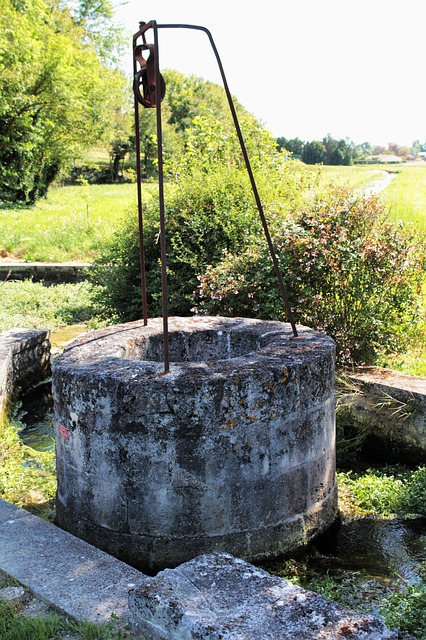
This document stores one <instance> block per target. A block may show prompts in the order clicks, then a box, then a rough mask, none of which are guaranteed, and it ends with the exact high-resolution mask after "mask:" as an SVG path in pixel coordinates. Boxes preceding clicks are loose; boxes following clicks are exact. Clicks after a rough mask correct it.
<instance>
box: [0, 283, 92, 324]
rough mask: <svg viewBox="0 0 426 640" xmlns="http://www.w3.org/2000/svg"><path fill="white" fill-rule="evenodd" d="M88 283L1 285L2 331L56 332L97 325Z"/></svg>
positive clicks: (0, 320)
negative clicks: (71, 326)
mask: <svg viewBox="0 0 426 640" xmlns="http://www.w3.org/2000/svg"><path fill="white" fill-rule="evenodd" d="M93 296H94V292H93V287H92V286H91V285H89V283H88V282H81V283H78V284H59V285H56V286H52V287H46V286H44V285H43V284H42V283H41V282H32V281H31V280H25V281H23V282H16V281H14V282H13V281H11V282H4V283H2V284H1V286H0V331H6V330H7V329H12V328H14V327H27V328H31V327H35V328H39V327H43V328H44V329H49V330H54V329H57V328H58V327H60V326H63V325H67V324H75V323H81V322H88V321H89V320H90V321H92V322H94V321H95V316H96V312H97V309H96V306H95V305H94V304H93Z"/></svg>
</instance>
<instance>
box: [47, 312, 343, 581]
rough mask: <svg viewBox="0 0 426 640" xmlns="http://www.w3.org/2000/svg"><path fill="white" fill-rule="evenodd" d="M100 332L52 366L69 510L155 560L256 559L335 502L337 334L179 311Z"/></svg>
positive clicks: (77, 527) (127, 554) (76, 527)
mask: <svg viewBox="0 0 426 640" xmlns="http://www.w3.org/2000/svg"><path fill="white" fill-rule="evenodd" d="M169 332H170V361H171V364H170V373H168V374H164V373H163V362H162V353H163V352H162V320H161V319H154V320H150V321H149V324H148V326H143V323H142V322H135V323H129V324H124V325H117V326H114V327H109V328H107V329H102V330H98V331H94V332H91V333H89V334H86V335H85V336H84V337H82V338H80V339H78V340H76V341H74V342H73V343H72V345H70V346H69V347H68V348H67V349H66V350H65V351H64V353H63V354H62V355H61V356H60V357H59V358H58V360H57V363H56V365H55V367H54V371H53V393H54V400H55V431H56V447H57V474H58V494H57V523H58V524H59V525H60V526H61V527H63V528H64V529H66V530H68V531H70V532H71V533H74V534H75V535H77V536H79V537H80V538H83V539H84V540H87V541H88V542H90V543H92V544H94V545H95V546H97V547H100V548H101V549H104V550H105V551H108V552H109V553H111V554H113V555H115V556H117V557H119V558H121V559H122V560H124V561H126V562H128V563H129V564H132V565H134V566H136V567H138V568H140V569H143V570H150V571H156V570H158V569H161V568H164V567H173V566H176V565H178V564H180V563H182V562H184V561H187V560H189V559H191V558H194V557H196V556H197V555H200V554H202V553H210V552H213V551H226V552H228V553H232V554H234V555H237V556H240V557H242V558H244V559H246V560H256V559H260V558H264V557H267V556H271V555H278V554H281V553H284V552H287V551H290V550H294V549H295V548H296V547H298V546H300V545H302V544H304V543H306V542H307V541H308V540H309V539H311V538H312V537H314V536H315V535H316V534H318V533H320V532H322V531H324V530H325V529H326V528H328V527H329V526H330V524H331V523H332V521H333V520H334V518H335V516H336V509H337V491H336V481H335V435H334V345H333V342H332V340H331V339H330V338H328V337H327V336H325V335H324V334H320V333H317V332H315V331H313V330H311V329H308V328H306V327H299V337H297V338H295V337H293V334H292V331H291V328H290V326H289V325H288V324H285V323H280V322H265V321H261V320H249V319H242V318H234V319H229V318H221V317H194V318H170V319H169Z"/></svg>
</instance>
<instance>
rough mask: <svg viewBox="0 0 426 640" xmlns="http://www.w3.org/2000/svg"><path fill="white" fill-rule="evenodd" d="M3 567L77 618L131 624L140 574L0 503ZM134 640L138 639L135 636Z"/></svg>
mask: <svg viewBox="0 0 426 640" xmlns="http://www.w3.org/2000/svg"><path fill="white" fill-rule="evenodd" d="M0 569H1V570H3V571H4V572H5V573H7V574H9V575H10V576H13V577H14V578H16V579H17V580H18V581H19V582H20V583H21V584H22V585H24V586H26V587H28V588H29V589H31V590H32V591H33V592H34V593H35V594H36V595H38V596H39V597H41V598H43V599H45V600H47V601H48V602H50V603H51V604H52V605H54V606H55V607H57V608H58V609H59V610H60V611H62V612H64V613H66V614H68V615H69V616H72V617H73V618H75V619H77V620H86V621H92V622H95V623H101V622H109V621H110V620H111V614H114V615H115V616H117V617H118V618H119V619H120V621H122V622H123V623H126V622H128V621H130V622H131V615H130V613H129V608H128V591H129V589H131V588H132V587H134V586H135V585H137V584H139V581H140V579H141V577H142V574H141V573H140V572H139V571H137V570H136V569H133V568H132V567H130V566H129V565H127V564H125V563H124V562H121V561H120V560H117V559H116V558H114V557H112V556H110V555H108V554H106V553H104V552H103V551H100V550H99V549H96V548H95V547H93V546H91V545H89V544H87V543H86V542H83V541H82V540H79V539H78V538H76V537H75V536H73V535H71V534H69V533H67V532H66V531H62V529H59V528H58V527H56V526H55V525H53V524H51V523H49V522H46V521H45V520H42V519H41V518H38V517H37V516H34V515H32V514H30V513H28V512H27V511H24V510H23V509H20V508H19V507H15V506H14V505H11V504H9V503H8V502H5V501H4V500H0ZM132 637H139V636H137V635H133V636H132Z"/></svg>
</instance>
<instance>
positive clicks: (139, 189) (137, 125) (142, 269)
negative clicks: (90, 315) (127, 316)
mask: <svg viewBox="0 0 426 640" xmlns="http://www.w3.org/2000/svg"><path fill="white" fill-rule="evenodd" d="M136 37H139V34H137V36H135V37H134V38H133V49H134V48H135V42H136ZM135 73H136V60H135V59H134V58H133V75H135ZM135 146H136V175H137V193H138V228H139V262H140V278H141V291H142V317H143V323H144V325H145V326H146V325H147V324H148V309H147V307H148V305H147V295H146V269H145V241H144V230H143V207H142V186H141V182H142V172H141V142H140V121H139V104H138V101H137V99H136V96H135Z"/></svg>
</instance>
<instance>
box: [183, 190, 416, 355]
mask: <svg viewBox="0 0 426 640" xmlns="http://www.w3.org/2000/svg"><path fill="white" fill-rule="evenodd" d="M273 235H274V244H275V247H276V251H277V256H278V259H279V262H280V264H281V269H282V272H283V275H284V279H285V280H286V284H287V288H288V291H289V296H290V300H291V304H292V307H293V311H294V314H295V316H296V319H297V320H298V322H300V323H302V324H306V325H308V326H311V327H314V328H317V329H319V330H323V331H325V332H327V333H328V334H329V335H330V336H332V337H333V338H334V340H335V341H336V344H337V351H338V362H339V364H351V363H359V362H367V363H370V362H373V361H374V358H375V357H376V354H377V353H378V352H379V351H380V350H381V349H383V350H384V351H397V350H398V349H400V348H402V347H403V345H404V344H405V341H406V340H408V338H409V336H410V335H411V334H412V331H413V329H414V328H415V326H416V324H417V323H418V322H419V315H420V311H419V304H420V288H421V282H422V277H423V265H424V258H425V252H424V245H423V244H422V242H421V240H420V239H419V238H418V237H417V236H416V235H415V234H414V232H413V231H412V230H410V228H405V227H403V226H402V225H399V224H392V223H390V222H388V221H387V220H386V216H385V213H384V209H383V206H382V205H381V204H380V202H379V200H378V199H377V198H374V197H370V198H367V197H364V196H358V197H355V196H354V194H353V193H352V192H351V191H350V190H349V189H347V188H346V187H341V186H338V187H331V188H330V189H329V190H328V191H324V192H323V193H318V194H317V195H316V196H315V198H314V199H313V201H309V202H307V203H305V204H303V205H302V206H300V207H299V208H298V209H297V211H295V213H294V216H293V219H292V220H291V221H288V220H285V219H282V218H281V219H280V218H279V217H275V219H274V220H273ZM196 308H197V309H198V311H199V312H204V313H206V312H208V313H223V314H226V315H234V316H238V315H245V316H251V317H261V318H281V319H283V318H284V312H283V305H282V303H281V301H280V299H279V294H278V291H277V286H276V284H275V276H274V272H273V267H272V262H271V260H270V257H269V252H268V250H267V249H266V248H265V246H264V245H260V243H259V242H257V243H252V244H251V245H250V246H249V247H248V248H247V250H246V252H245V253H244V252H239V253H238V254H236V253H229V254H227V255H226V256H225V257H224V259H223V260H222V262H221V263H220V264H219V265H216V266H209V267H208V268H207V270H206V271H205V273H204V274H203V275H202V276H201V280H200V285H199V289H198V296H197V298H196Z"/></svg>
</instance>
